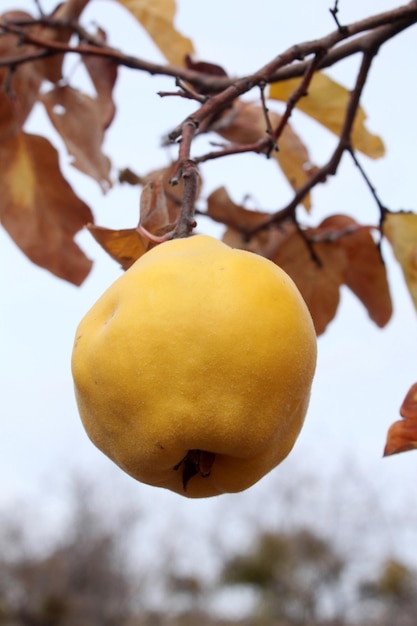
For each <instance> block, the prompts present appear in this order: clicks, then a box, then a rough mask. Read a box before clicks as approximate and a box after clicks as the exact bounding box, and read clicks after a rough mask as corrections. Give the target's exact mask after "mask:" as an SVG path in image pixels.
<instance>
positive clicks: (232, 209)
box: [207, 187, 268, 233]
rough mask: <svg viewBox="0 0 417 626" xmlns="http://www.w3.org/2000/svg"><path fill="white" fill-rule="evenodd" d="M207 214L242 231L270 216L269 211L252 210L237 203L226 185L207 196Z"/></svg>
mask: <svg viewBox="0 0 417 626" xmlns="http://www.w3.org/2000/svg"><path fill="white" fill-rule="evenodd" d="M207 215H208V216H209V217H211V219H212V220H215V221H216V222H221V223H222V224H225V225H226V226H231V227H232V228H235V229H236V230H237V231H240V232H242V233H244V232H246V231H250V230H252V229H253V228H256V227H257V226H259V225H260V224H261V223H262V222H264V221H265V219H267V218H268V214H267V213H261V212H260V211H250V210H248V209H245V208H244V207H242V206H240V205H238V204H235V203H234V202H233V200H232V199H231V198H230V196H229V194H228V193H227V190H226V188H225V187H219V188H218V189H216V190H215V191H213V192H212V193H211V194H210V195H209V197H208V198H207Z"/></svg>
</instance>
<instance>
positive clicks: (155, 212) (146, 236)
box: [88, 174, 178, 270]
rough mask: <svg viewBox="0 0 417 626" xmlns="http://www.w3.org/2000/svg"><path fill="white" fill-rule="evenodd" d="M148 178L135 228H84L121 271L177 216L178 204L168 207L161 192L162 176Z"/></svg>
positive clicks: (161, 235)
mask: <svg viewBox="0 0 417 626" xmlns="http://www.w3.org/2000/svg"><path fill="white" fill-rule="evenodd" d="M150 178H151V179H150V180H149V181H148V182H147V183H146V184H145V185H144V187H143V190H142V194H141V198H140V220H139V225H138V226H137V227H136V228H128V229H124V230H112V229H110V228H103V227H101V226H93V225H90V226H89V227H88V229H89V231H90V233H91V234H92V235H93V237H94V239H95V240H96V241H97V242H98V243H99V244H100V245H101V246H102V247H103V248H104V250H106V252H107V253H108V254H109V255H110V256H111V257H112V258H113V259H114V260H115V261H117V262H118V263H120V265H121V266H122V268H123V269H124V270H127V269H128V268H129V267H130V266H131V265H133V263H134V262H135V261H137V259H138V258H139V257H141V256H142V255H143V254H145V252H146V251H147V250H149V249H150V248H153V247H154V246H155V245H157V244H158V243H160V241H161V240H164V237H165V235H166V234H167V233H168V232H170V231H172V230H173V229H174V227H175V222H171V219H172V218H173V217H175V218H176V216H177V215H178V205H177V204H175V203H173V205H172V206H171V210H170V207H169V203H168V202H167V196H166V194H165V187H164V175H163V174H160V175H153V176H151V177H150ZM173 207H175V212H174V213H175V215H174V214H173V211H174V208H173Z"/></svg>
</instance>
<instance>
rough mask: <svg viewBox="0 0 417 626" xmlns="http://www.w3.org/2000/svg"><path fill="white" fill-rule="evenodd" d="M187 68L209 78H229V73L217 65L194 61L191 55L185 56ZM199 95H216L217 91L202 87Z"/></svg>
mask: <svg viewBox="0 0 417 626" xmlns="http://www.w3.org/2000/svg"><path fill="white" fill-rule="evenodd" d="M184 61H185V67H186V68H187V69H189V70H193V71H194V72H200V73H201V74H207V76H227V72H226V71H225V70H224V69H223V68H222V67H221V65H216V64H215V63H209V62H207V61H194V60H193V59H192V58H191V56H190V55H189V54H187V55H186V56H185V59H184ZM198 91H199V93H201V94H213V93H216V92H217V90H216V89H212V88H210V87H200V88H199V90H198Z"/></svg>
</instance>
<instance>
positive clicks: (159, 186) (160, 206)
mask: <svg viewBox="0 0 417 626" xmlns="http://www.w3.org/2000/svg"><path fill="white" fill-rule="evenodd" d="M163 183H164V181H163V177H162V175H161V176H159V177H158V178H156V179H155V180H152V181H149V182H148V183H146V184H145V186H144V187H143V190H142V194H141V196H140V225H141V226H143V227H144V228H145V229H146V230H147V231H148V232H149V233H151V234H152V235H156V236H157V237H159V236H160V235H163V234H165V233H167V232H169V231H170V230H173V228H174V226H175V223H174V222H171V221H170V213H169V210H168V203H167V199H166V195H165V189H164V184H163Z"/></svg>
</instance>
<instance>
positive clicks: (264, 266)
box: [72, 235, 317, 498]
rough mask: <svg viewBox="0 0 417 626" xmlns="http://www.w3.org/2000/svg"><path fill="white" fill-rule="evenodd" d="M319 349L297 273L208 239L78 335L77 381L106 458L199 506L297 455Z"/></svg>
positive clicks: (173, 252) (129, 279)
mask: <svg viewBox="0 0 417 626" xmlns="http://www.w3.org/2000/svg"><path fill="white" fill-rule="evenodd" d="M316 350H317V342H316V334H315V331H314V327H313V323H312V320H311V317H310V314H309V312H308V309H307V307H306V305H305V303H304V301H303V299H302V297H301V295H300V293H299V291H298V290H297V288H296V287H295V285H294V283H293V282H292V280H291V279H290V278H289V277H288V276H287V274H286V273H285V272H284V271H282V270H281V269H280V268H279V267H278V266H276V265H275V264H274V263H272V262H271V261H269V260H267V259H265V258H262V257H260V256H258V255H256V254H253V253H251V252H246V251H243V250H235V249H232V248H230V247H229V246H227V245H225V244H224V243H222V242H220V241H218V240H216V239H213V238H212V237H209V236H206V235H196V236H193V237H190V238H186V239H176V240H172V241H168V242H165V243H162V244H160V245H158V246H157V247H155V248H153V249H152V250H150V251H149V252H147V253H146V254H145V255H144V256H142V257H141V258H139V259H138V260H137V261H136V262H135V263H134V265H133V266H132V267H131V268H130V269H128V270H127V272H126V273H125V274H124V275H123V276H121V277H120V278H119V279H117V280H116V281H115V282H114V283H113V285H111V286H110V288H109V289H108V290H107V291H106V292H105V293H104V294H103V295H102V296H101V298H100V299H99V300H98V301H97V302H96V304H94V306H93V307H92V308H91V310H90V311H89V312H88V313H87V314H86V315H85V317H84V319H83V320H82V321H81V323H80V325H79V327H78V330H77V332H76V339H75V345H74V350H73V356H72V372H73V378H74V382H75V392H76V399H77V403H78V407H79V412H80V415H81V418H82V421H83V423H84V427H85V429H86V431H87V433H88V435H89V437H90V438H91V440H92V441H93V442H94V443H95V444H96V446H97V447H98V448H100V449H101V450H102V451H103V452H104V453H105V454H106V455H107V456H109V457H110V458H111V459H112V460H113V461H114V462H115V463H117V465H119V466H120V467H121V468H122V469H123V470H125V471H126V472H127V473H128V474H130V475H131V476H133V477H134V478H136V479H137V480H139V481H142V482H144V483H147V484H150V485H155V486H158V487H165V488H168V489H171V490H172V491H175V492H177V493H179V494H182V495H186V496H189V497H193V498H194V497H195V498H197V497H207V496H214V495H218V494H221V493H225V492H237V491H242V490H243V489H246V488H247V487H249V486H251V485H253V484H254V483H255V482H257V481H258V480H259V479H260V478H261V477H262V476H264V475H265V474H266V473H267V472H269V471H270V470H272V468H274V467H275V466H276V465H277V464H278V463H280V462H281V461H282V460H283V459H284V458H285V457H286V456H287V455H288V453H289V452H290V450H291V449H292V447H293V445H294V443H295V440H296V438H297V436H298V434H299V432H300V429H301V426H302V424H303V421H304V416H305V413H306V410H307V406H308V402H309V397H310V388H311V383H312V379H313V375H314V370H315V365H316Z"/></svg>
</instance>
